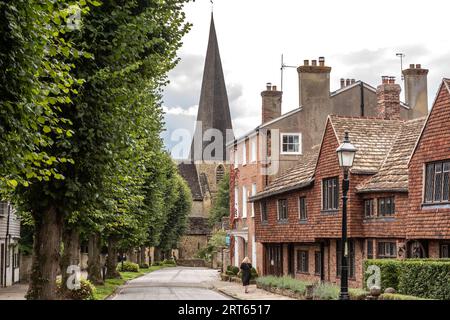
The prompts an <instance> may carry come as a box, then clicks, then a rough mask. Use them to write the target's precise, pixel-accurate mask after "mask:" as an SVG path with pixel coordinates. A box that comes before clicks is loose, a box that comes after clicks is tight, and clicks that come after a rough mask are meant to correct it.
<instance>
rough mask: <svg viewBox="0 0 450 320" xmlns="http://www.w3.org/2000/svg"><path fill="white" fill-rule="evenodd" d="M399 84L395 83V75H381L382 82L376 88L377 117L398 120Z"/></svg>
mask: <svg viewBox="0 0 450 320" xmlns="http://www.w3.org/2000/svg"><path fill="white" fill-rule="evenodd" d="M401 90H402V89H401V87H400V85H398V84H396V83H395V77H387V76H383V77H382V83H381V85H379V86H378V88H377V113H378V117H380V118H383V119H387V120H400V92H401Z"/></svg>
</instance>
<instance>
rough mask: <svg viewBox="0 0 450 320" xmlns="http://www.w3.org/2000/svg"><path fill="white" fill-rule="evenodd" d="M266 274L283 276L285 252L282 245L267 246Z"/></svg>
mask: <svg viewBox="0 0 450 320" xmlns="http://www.w3.org/2000/svg"><path fill="white" fill-rule="evenodd" d="M264 256H265V261H264V273H265V274H267V275H274V276H282V275H283V250H282V246H281V245H280V244H267V245H265V255H264Z"/></svg>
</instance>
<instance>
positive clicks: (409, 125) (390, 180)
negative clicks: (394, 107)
mask: <svg viewBox="0 0 450 320" xmlns="http://www.w3.org/2000/svg"><path fill="white" fill-rule="evenodd" d="M424 123H425V118H420V119H415V120H410V121H406V122H405V123H404V124H403V125H402V128H401V130H400V131H399V133H398V135H397V138H396V139H395V142H394V144H393V146H392V148H391V150H390V151H389V153H388V155H387V156H386V158H385V160H384V162H383V165H382V166H381V168H380V170H379V172H378V173H377V174H375V175H374V176H372V177H371V178H370V179H369V180H368V181H367V182H365V183H364V184H362V185H360V186H358V187H357V189H358V191H359V192H373V191H375V192H376V191H407V190H408V161H409V158H410V157H411V154H412V152H413V150H414V146H415V144H416V141H417V139H418V138H419V135H420V132H421V130H422V127H423V125H424Z"/></svg>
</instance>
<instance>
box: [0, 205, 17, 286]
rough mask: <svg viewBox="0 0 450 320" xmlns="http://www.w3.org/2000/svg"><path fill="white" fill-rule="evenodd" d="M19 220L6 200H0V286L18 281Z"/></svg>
mask: <svg viewBox="0 0 450 320" xmlns="http://www.w3.org/2000/svg"><path fill="white" fill-rule="evenodd" d="M19 238H20V221H19V219H18V217H17V216H16V210H15V209H14V208H13V207H12V206H11V205H10V204H9V203H8V202H0V288H1V287H7V286H11V285H13V284H14V283H16V282H19V280H20V279H19V263H20V261H19V257H20V255H19Z"/></svg>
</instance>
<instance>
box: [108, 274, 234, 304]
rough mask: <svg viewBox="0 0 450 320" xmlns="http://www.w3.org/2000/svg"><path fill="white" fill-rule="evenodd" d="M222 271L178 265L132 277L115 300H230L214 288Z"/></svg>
mask: <svg viewBox="0 0 450 320" xmlns="http://www.w3.org/2000/svg"><path fill="white" fill-rule="evenodd" d="M218 279H219V273H218V271H216V270H212V269H203V268H186V267H175V268H165V269H161V270H158V271H154V272H152V273H149V274H147V275H145V276H142V277H140V278H137V279H134V280H131V281H130V282H128V284H127V285H125V286H123V287H122V288H121V289H119V291H118V294H117V295H116V296H114V297H113V299H114V300H228V299H230V298H229V297H227V296H224V295H222V294H220V293H218V292H216V291H214V290H212V289H213V286H212V283H213V282H215V281H217V280H218Z"/></svg>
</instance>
